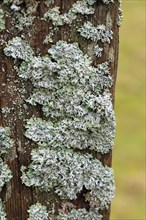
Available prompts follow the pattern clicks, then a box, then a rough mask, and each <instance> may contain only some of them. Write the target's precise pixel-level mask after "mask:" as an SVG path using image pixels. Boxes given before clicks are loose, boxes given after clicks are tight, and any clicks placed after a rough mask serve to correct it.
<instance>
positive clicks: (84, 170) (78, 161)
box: [21, 147, 114, 208]
mask: <svg viewBox="0 0 146 220" xmlns="http://www.w3.org/2000/svg"><path fill="white" fill-rule="evenodd" d="M31 160H32V163H31V164H30V165H29V167H28V169H27V170H26V167H22V177H21V179H22V182H23V183H24V184H25V185H26V186H29V187H30V186H35V187H38V188H39V189H40V190H43V191H51V190H52V189H54V190H55V192H56V193H57V194H58V195H59V196H60V197H61V198H63V199H76V198H77V193H79V192H81V190H82V189H83V186H85V188H86V189H87V190H89V191H90V197H91V198H92V195H94V197H95V198H94V200H93V201H96V203H95V204H94V206H96V205H98V207H100V208H104V207H107V206H108V204H109V203H110V202H111V200H112V199H113V196H114V180H113V171H112V169H111V168H108V167H104V166H103V165H102V164H101V162H100V161H99V160H97V159H93V158H92V156H91V155H89V154H84V155H82V154H81V153H75V152H73V151H72V150H68V149H63V150H62V149H57V150H53V149H50V148H45V147H44V148H42V147H39V148H38V149H36V150H33V151H32V153H31ZM90 200H92V199H90ZM92 206H93V202H92Z"/></svg>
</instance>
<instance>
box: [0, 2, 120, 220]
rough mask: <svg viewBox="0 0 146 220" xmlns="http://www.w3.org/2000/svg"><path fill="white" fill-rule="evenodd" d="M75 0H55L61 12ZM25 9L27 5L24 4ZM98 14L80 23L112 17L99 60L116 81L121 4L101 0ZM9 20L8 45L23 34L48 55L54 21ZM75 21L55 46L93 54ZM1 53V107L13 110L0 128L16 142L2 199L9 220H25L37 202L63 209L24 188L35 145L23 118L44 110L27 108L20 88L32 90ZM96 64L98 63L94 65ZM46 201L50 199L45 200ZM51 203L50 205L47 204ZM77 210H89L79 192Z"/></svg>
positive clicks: (41, 8) (1, 118) (107, 158)
mask: <svg viewBox="0 0 146 220" xmlns="http://www.w3.org/2000/svg"><path fill="white" fill-rule="evenodd" d="M74 2H75V0H70V1H68V0H55V4H56V5H57V6H60V7H61V10H62V13H64V12H65V11H67V10H68V9H69V8H70V7H71V5H72V4H73V3H74ZM38 4H39V5H38V8H37V13H36V15H37V16H40V17H43V14H44V13H45V12H46V11H47V10H48V9H47V7H46V5H45V4H44V1H39V3H38ZM23 7H24V8H25V7H26V5H25V4H24V5H23ZM95 7H96V13H95V14H94V15H93V16H92V15H90V16H80V20H78V23H79V24H83V23H84V21H85V20H90V21H92V22H93V23H94V24H95V25H98V24H101V23H103V24H106V22H107V20H108V19H107V17H108V16H109V14H110V15H111V21H112V30H113V33H114V35H113V40H112V42H111V43H110V44H109V45H108V46H106V48H105V50H104V54H103V56H102V57H101V58H100V59H99V60H98V62H99V63H101V62H103V61H105V60H106V58H109V55H110V59H111V66H110V68H111V74H112V76H113V78H114V81H116V72H117V60H118V27H117V13H118V10H117V8H118V2H115V3H114V4H109V5H105V4H103V3H102V2H101V1H100V0H97V3H96V6H95ZM4 9H5V10H6V11H9V8H8V7H6V6H5V7H4ZM5 19H6V30H4V31H2V32H1V35H2V38H3V39H4V40H5V41H6V42H7V41H8V40H9V39H12V37H14V36H21V35H24V36H25V39H26V40H28V41H29V43H30V45H31V46H32V47H33V49H34V50H35V51H37V50H38V48H39V52H40V53H41V54H42V55H44V54H46V53H47V50H48V48H49V47H50V44H48V45H45V44H43V41H44V39H45V36H46V35H47V34H48V32H49V27H50V26H51V25H52V24H51V22H45V21H43V20H40V19H39V18H36V19H35V22H34V24H33V25H32V27H30V28H28V29H25V30H23V31H18V30H17V29H16V28H15V24H13V23H12V17H11V16H8V17H5ZM75 26H76V21H75V22H73V24H72V26H68V25H64V26H63V27H60V28H59V32H57V34H56V35H55V37H54V43H55V42H57V41H58V40H60V39H62V40H65V41H68V42H74V41H76V40H77V41H78V42H79V45H80V47H81V49H82V50H83V51H84V52H85V53H87V54H89V55H90V48H92V45H91V43H90V42H87V41H83V40H82V39H81V38H80V37H79V35H78V34H77V33H76V31H75ZM4 46H5V45H2V46H1V50H0V107H1V109H2V108H6V107H8V108H10V109H11V111H10V114H7V115H6V116H7V117H5V114H3V113H2V111H1V114H0V125H2V126H4V127H5V126H7V127H10V129H11V137H12V138H13V140H14V149H13V152H12V154H11V155H10V156H9V157H8V158H7V162H8V164H9V166H10V169H11V170H12V173H13V178H12V180H11V181H10V183H8V184H7V185H6V186H5V187H4V188H3V191H2V193H1V198H2V199H3V200H4V201H5V205H6V213H7V219H8V220H26V219H27V210H28V208H29V206H30V205H31V204H33V203H35V202H37V201H39V202H43V204H45V205H47V207H48V209H50V208H51V207H50V205H49V203H50V204H52V202H54V203H55V204H56V210H57V207H58V208H59V207H60V200H59V198H58V197H57V196H56V195H54V194H53V192H52V193H42V192H40V191H38V190H36V189H33V188H29V187H26V186H25V185H22V183H21V180H20V176H21V171H20V168H21V166H22V165H26V166H27V165H28V164H29V163H30V152H31V149H32V148H34V147H36V146H35V144H34V143H32V142H31V141H29V140H28V139H27V138H25V136H24V132H25V129H24V126H23V123H24V119H26V118H30V117H31V116H32V115H36V116H40V115H42V112H41V108H40V107H39V106H36V107H31V108H30V107H28V106H26V103H25V100H24V99H25V97H26V96H27V94H26V95H25V97H23V95H22V94H21V92H20V91H21V89H23V88H25V89H26V90H27V91H28V94H29V91H31V89H32V88H31V85H30V84H29V83H26V82H25V83H23V82H22V81H21V80H20V79H19V78H18V76H17V73H16V71H15V70H14V68H13V60H12V59H10V58H8V57H6V56H5V55H4V53H3V47H4ZM96 62H97V61H96V60H95V61H94V63H96ZM114 91H115V83H114V86H113V88H112V89H111V92H112V96H113V100H114ZM97 158H99V159H100V160H101V161H102V162H103V164H104V165H108V166H111V161H112V152H110V153H108V154H106V155H100V154H98V155H97ZM46 199H47V200H46ZM46 201H48V202H46ZM73 203H74V204H75V206H76V207H78V208H81V207H88V203H86V202H85V199H84V196H83V192H82V193H80V195H79V196H78V199H77V200H76V201H74V202H73ZM109 213H110V210H104V211H103V212H102V214H103V216H104V220H108V219H109Z"/></svg>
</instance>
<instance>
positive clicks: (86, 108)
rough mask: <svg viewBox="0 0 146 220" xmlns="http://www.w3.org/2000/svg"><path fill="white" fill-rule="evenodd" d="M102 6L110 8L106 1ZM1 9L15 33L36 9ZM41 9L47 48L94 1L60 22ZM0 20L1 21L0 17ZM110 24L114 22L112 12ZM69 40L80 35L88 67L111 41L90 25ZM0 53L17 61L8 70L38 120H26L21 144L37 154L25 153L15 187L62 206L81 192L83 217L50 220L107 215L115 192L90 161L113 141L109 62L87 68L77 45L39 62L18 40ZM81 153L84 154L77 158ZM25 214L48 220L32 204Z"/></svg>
mask: <svg viewBox="0 0 146 220" xmlns="http://www.w3.org/2000/svg"><path fill="white" fill-rule="evenodd" d="M35 2H36V1H35ZM102 2H103V3H104V4H110V3H113V2H114V1H113V0H102ZM3 3H4V4H9V5H10V9H11V10H12V11H13V13H15V20H14V22H15V21H17V22H16V25H15V27H16V28H17V29H18V30H19V31H22V30H23V28H29V27H30V26H31V25H32V24H33V21H34V19H35V16H33V15H32V14H34V12H35V11H36V9H37V6H38V4H39V3H38V2H37V3H36V5H35V6H34V8H33V7H32V5H31V3H30V2H29V1H28V3H27V1H26V6H27V7H26V8H25V9H24V10H22V11H21V9H22V8H23V7H22V6H23V4H22V3H23V1H19V0H18V1H17V0H16V1H15V0H14V1H11V0H10V1H8V0H5V1H3ZM44 3H45V4H46V6H47V7H49V10H48V11H47V12H46V13H45V14H44V17H43V18H41V20H43V22H44V20H45V22H52V24H53V29H51V28H50V29H49V34H48V35H47V36H46V38H44V42H42V43H45V44H48V43H53V35H54V31H57V30H59V27H60V26H63V25H71V24H72V23H73V22H74V21H75V20H76V19H77V18H78V15H80V16H82V15H83V16H84V15H85V16H87V17H88V16H90V15H93V14H94V12H95V7H94V6H95V5H94V4H95V3H96V0H77V1H76V2H75V3H74V4H73V5H72V6H71V8H70V9H69V10H68V11H67V12H65V13H64V14H61V10H60V8H59V7H57V6H54V5H53V4H54V0H46V1H45V2H44ZM22 15H23V16H22ZM28 15H29V16H28ZM1 19H3V15H2V16H1V15H0V21H1ZM118 19H119V20H120V19H121V14H120V8H119V18H118ZM119 20H118V22H119ZM118 24H119V23H118ZM76 33H77V34H78V35H79V34H80V39H82V40H84V41H85V40H87V41H88V42H90V43H92V46H93V51H92V52H93V56H94V58H96V59H98V58H100V57H101V56H102V52H103V50H104V46H106V45H107V44H110V43H111V41H112V39H113V32H112V30H110V29H109V28H107V27H106V26H105V25H103V24H100V25H98V26H94V25H93V23H91V22H90V21H87V22H85V23H83V25H82V26H81V27H78V26H77V27H76ZM22 37H24V36H22ZM24 39H25V38H24ZM98 42H99V45H100V46H99V45H98V44H97V43H98ZM4 53H5V55H6V56H8V57H11V58H13V59H15V63H16V62H17V61H19V66H18V67H17V68H15V69H16V71H17V73H18V75H19V77H20V78H21V79H22V80H24V81H29V82H31V84H32V87H33V90H32V93H31V94H30V96H29V97H28V98H27V100H26V102H27V104H28V103H29V104H30V105H32V106H35V105H36V106H37V105H39V106H41V108H42V113H43V118H44V119H42V118H37V117H34V116H33V117H32V118H30V119H28V120H27V122H26V125H25V128H26V132H25V136H26V137H27V138H29V139H30V140H32V141H34V142H36V143H37V144H38V148H37V149H35V150H32V152H31V163H30V165H29V166H28V167H25V166H22V168H21V171H22V176H21V180H22V183H23V184H25V185H26V186H28V187H37V188H38V189H39V190H41V191H46V192H50V191H51V192H52V191H53V192H55V193H56V194H57V195H58V196H59V197H60V199H63V200H74V199H77V198H78V195H79V193H82V190H83V189H84V188H85V189H86V190H87V192H86V194H85V195H84V197H85V200H86V202H89V206H90V208H89V210H88V211H87V210H86V209H84V208H82V209H77V210H76V209H75V207H72V209H71V210H70V212H68V213H65V212H62V210H61V211H60V212H59V214H58V216H57V220H77V219H78V220H101V219H102V216H101V215H100V214H99V210H102V209H104V208H108V206H109V204H110V203H111V200H112V199H113V197H114V191H115V186H114V176H113V170H112V169H111V168H109V167H105V166H103V165H102V163H101V162H100V161H99V160H98V159H95V158H94V157H93V155H94V156H95V154H96V153H97V152H98V153H101V154H106V153H108V152H109V151H110V150H111V149H112V146H113V140H114V136H115V116H114V111H113V106H112V98H111V94H110V91H109V89H110V88H111V86H112V83H113V80H112V77H111V76H110V68H109V64H110V63H109V61H107V60H105V62H103V63H101V64H98V65H93V59H92V58H91V57H89V56H88V55H86V54H84V53H83V52H82V51H81V49H80V47H79V45H78V43H68V42H66V41H63V40H60V41H58V42H57V43H53V44H52V46H51V47H50V48H49V50H48V53H47V54H46V55H45V56H40V55H38V56H36V55H35V53H34V51H33V50H32V48H31V47H30V46H29V44H28V43H27V42H26V41H25V40H23V39H22V38H20V37H14V38H13V39H12V40H10V41H9V42H8V43H7V45H6V47H5V48H4ZM11 144H12V142H11V140H10V139H9V138H8V139H7V142H6V143H5V142H3V145H2V148H0V150H1V149H2V150H1V151H0V152H2V153H1V155H4V154H5V151H4V149H6V150H9V148H11V146H10V145H11ZM4 146H5V148H4ZM84 149H85V150H86V152H88V153H84V151H83V150H84ZM0 163H1V164H2V166H3V169H1V171H0V172H1V173H2V174H3V173H4V172H5V170H7V172H5V174H7V178H1V176H0V178H1V182H0V187H2V186H3V185H4V183H5V182H7V181H8V179H10V178H11V173H8V169H7V167H6V166H5V165H4V164H3V161H2V160H0ZM28 213H29V218H28V220H34V219H35V220H47V219H48V218H49V216H48V212H47V209H46V207H45V206H43V205H41V204H40V203H36V204H34V205H32V206H30V208H29V210H28ZM0 220H1V219H0Z"/></svg>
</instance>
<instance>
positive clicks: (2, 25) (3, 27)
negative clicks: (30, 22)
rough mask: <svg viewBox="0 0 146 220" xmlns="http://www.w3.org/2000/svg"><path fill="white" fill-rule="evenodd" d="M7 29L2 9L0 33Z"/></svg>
mask: <svg viewBox="0 0 146 220" xmlns="http://www.w3.org/2000/svg"><path fill="white" fill-rule="evenodd" d="M4 29H5V19H4V11H3V10H2V9H0V31H2V30H4Z"/></svg>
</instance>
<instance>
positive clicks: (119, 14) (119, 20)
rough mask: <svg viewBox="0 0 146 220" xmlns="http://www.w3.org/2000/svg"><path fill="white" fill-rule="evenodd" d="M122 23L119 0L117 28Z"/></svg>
mask: <svg viewBox="0 0 146 220" xmlns="http://www.w3.org/2000/svg"><path fill="white" fill-rule="evenodd" d="M122 21H123V11H122V6H121V0H119V8H118V19H117V25H118V26H119V27H120V26H121V23H122Z"/></svg>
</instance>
